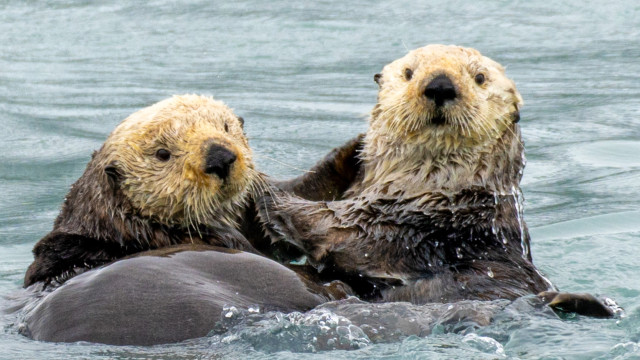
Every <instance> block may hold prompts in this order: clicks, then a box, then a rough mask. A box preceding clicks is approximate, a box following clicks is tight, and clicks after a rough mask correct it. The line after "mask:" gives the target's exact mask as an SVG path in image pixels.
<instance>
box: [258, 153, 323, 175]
mask: <svg viewBox="0 0 640 360" xmlns="http://www.w3.org/2000/svg"><path fill="white" fill-rule="evenodd" d="M256 156H257V157H262V158H265V159H268V160H271V161H274V162H277V163H278V164H280V165H284V166H286V167H288V168H291V169H294V170H298V171H302V172H306V173H315V171H313V170H305V169H300V168H297V167H295V166H293V165H289V164H287V163H284V162H282V161H279V160H276V159H274V158H272V157H269V156H267V155H264V154H256Z"/></svg>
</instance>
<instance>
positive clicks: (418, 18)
mask: <svg viewBox="0 0 640 360" xmlns="http://www.w3.org/2000/svg"><path fill="white" fill-rule="evenodd" d="M430 43H444V44H457V45H464V46H470V47H474V48H477V49H478V50H480V51H481V52H482V53H483V54H485V55H487V56H489V57H491V58H493V59H495V60H496V61H498V62H500V63H502V64H503V65H505V66H506V68H507V74H508V75H509V76H510V77H511V78H513V79H514V80H515V82H516V84H517V86H518V89H519V90H520V92H521V94H522V96H523V98H524V100H525V106H524V108H523V110H522V113H521V117H522V120H521V126H522V131H523V136H524V140H525V143H526V149H527V151H526V154H527V158H528V163H527V167H526V169H525V175H524V179H523V183H522V188H523V191H524V195H525V198H526V202H525V220H526V221H527V223H528V225H529V227H530V229H531V235H532V254H533V259H534V262H535V263H536V265H537V266H538V268H539V269H540V270H541V271H542V272H544V274H545V275H546V276H547V277H548V278H549V279H550V280H551V281H552V282H553V283H554V284H556V285H557V286H558V287H559V288H561V289H562V290H566V291H573V292H590V293H595V294H600V295H604V296H608V297H611V298H614V299H616V300H617V302H618V303H619V304H620V305H621V306H623V307H624V308H625V310H626V315H625V317H623V318H621V319H612V320H595V319H585V318H573V319H559V318H556V317H553V316H548V314H546V315H545V314H535V313H524V314H518V313H508V314H506V315H504V316H503V317H502V318H499V319H498V320H497V321H496V322H495V323H493V324H492V325H490V326H488V327H486V328H480V329H477V330H474V331H470V332H469V331H467V332H465V333H457V332H455V331H454V332H450V331H443V332H440V333H438V332H436V333H434V334H433V335H430V336H425V337H415V336H412V337H407V338H400V339H396V340H394V341H390V342H384V343H375V342H373V341H371V342H363V343H360V344H358V346H355V347H356V348H357V349H352V350H332V351H319V352H317V353H312V352H308V351H311V350H310V348H305V347H304V344H302V345H301V344H299V342H301V341H302V342H303V341H304V339H305V338H306V337H305V336H303V335H304V332H305V331H313V330H314V329H313V326H314V325H313V324H312V325H309V326H308V327H307V328H304V327H302V328H295V329H293V330H292V329H290V328H287V329H288V330H286V331H285V330H283V329H282V328H281V327H279V326H280V325H279V324H281V323H282V321H285V322H286V319H287V318H286V314H284V316H285V318H284V320H283V319H282V316H281V318H280V319H275V320H265V321H266V325H265V327H264V328H262V329H257V328H242V329H235V330H233V331H232V332H230V333H229V334H227V335H228V336H218V335H216V336H211V337H208V338H204V339H198V340H194V341H189V342H186V343H182V344H177V345H167V346H156V347H151V348H142V347H120V348H119V347H109V346H102V345H95V344H86V343H81V344H48V343H40V342H35V341H32V340H29V339H27V338H25V337H23V336H21V335H19V334H18V326H19V325H18V323H19V321H18V319H17V318H16V317H15V316H14V315H12V314H4V315H2V314H0V327H1V330H0V358H2V359H4V358H6V359H24V358H27V359H29V358H33V359H41V358H51V359H57V358H69V359H75V358H82V359H85V358H91V359H93V358H96V359H111V358H123V359H124V358H140V359H142V358H145V359H146V358H157V359H161V358H162V359H164V358H174V359H192V358H198V359H199V358H218V357H222V358H269V359H275V358H289V359H300V358H310V359H311V358H312V359H316V358H331V359H343V358H344V359H350V358H362V359H368V358H383V359H401V358H425V359H452V358H455V359H476V358H477V359H494V358H521V359H538V358H544V359H592V358H599V359H614V358H615V359H640V259H639V257H638V255H639V254H640V206H639V204H640V60H639V59H640V3H638V2H633V1H617V2H615V1H591V2H584V1H575V0H573V1H562V2H559V3H553V4H552V3H550V2H542V1H455V0H454V1H448V2H436V1H423V2H420V1H402V0H392V1H384V2H371V1H350V2H347V1H314V2H300V1H298V2H293V1H291V2H287V1H269V2H259V1H236V2H226V3H223V2H209V1H184V2H171V1H166V0H157V1H149V2H146V3H144V4H143V3H142V2H130V3H129V4H126V3H125V2H121V3H120V4H115V5H114V4H107V3H105V2H89V1H37V2H36V1H0V308H4V307H7V306H10V305H11V304H12V298H13V297H14V296H15V294H16V293H17V292H19V289H20V287H21V283H22V278H23V275H24V271H25V270H26V267H27V266H28V264H29V263H30V262H31V260H32V255H31V253H30V251H31V248H32V247H33V244H34V243H35V242H36V241H37V240H39V239H40V238H41V237H42V236H43V235H44V234H46V233H47V232H48V231H49V230H50V229H51V227H52V223H53V219H54V218H55V216H56V214H57V212H58V211H59V208H60V204H61V203H62V201H63V199H64V196H65V194H66V192H67V191H68V189H69V186H70V185H71V184H72V183H73V182H74V181H75V180H76V179H77V178H78V177H79V176H80V174H81V173H82V171H83V170H84V166H85V165H86V163H87V161H88V160H89V158H90V155H91V152H92V151H93V150H95V149H97V148H98V147H99V146H100V144H101V143H102V142H103V141H104V139H105V138H106V136H107V134H108V133H109V132H110V131H111V130H112V129H113V128H114V127H115V125H116V124H118V123H119V122H120V121H121V120H122V119H124V118H125V117H126V116H127V115H128V114H130V113H132V112H133V111H135V110H137V109H140V108H142V107H144V106H147V105H150V104H152V103H154V102H156V101H159V100H161V99H163V98H166V97H168V96H170V95H172V94H180V93H202V94H208V95H213V96H214V97H215V98H217V99H219V100H222V101H224V102H225V103H227V104H228V105H230V106H231V107H232V108H234V109H235V112H236V113H237V114H239V115H241V116H242V117H244V119H245V120H246V125H245V126H246V130H247V134H248V136H249V138H250V144H251V146H252V147H253V149H254V152H255V154H256V155H255V157H256V162H257V163H258V167H259V168H260V170H262V171H263V172H266V173H268V174H270V175H272V176H274V177H278V178H287V177H290V176H295V175H298V174H300V170H299V169H304V168H308V167H309V166H311V165H312V164H313V163H315V162H316V161H317V160H318V159H320V158H321V157H322V156H323V155H324V154H326V153H327V152H328V151H329V150H330V149H331V148H332V147H334V146H337V145H340V144H341V143H343V142H344V141H346V140H347V139H349V138H351V137H353V136H355V135H356V134H358V133H360V132H363V131H364V130H365V129H366V126H367V124H366V118H367V114H368V112H369V111H370V109H371V108H372V107H373V105H374V103H375V98H376V90H377V86H376V84H375V83H374V82H373V74H375V73H376V72H379V71H380V70H381V69H382V67H383V66H384V65H385V64H387V63H389V62H390V61H392V60H394V59H396V58H399V57H401V56H403V55H404V54H405V53H406V52H407V51H408V50H410V49H413V48H416V47H420V46H423V45H426V44H430ZM274 159H275V160H274ZM276 160H277V161H276ZM279 315H283V314H279ZM269 321H271V322H269ZM311 323H313V322H311ZM265 329H266V330H265ZM265 331H266V333H265ZM287 331H288V332H287ZM281 333H286V334H288V337H287V339H289V342H288V343H287V342H282V343H278V341H280V340H281V338H279V337H277V336H275V335H274V334H281ZM296 341H297V342H298V343H296Z"/></svg>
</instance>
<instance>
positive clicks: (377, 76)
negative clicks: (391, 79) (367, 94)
mask: <svg viewBox="0 0 640 360" xmlns="http://www.w3.org/2000/svg"><path fill="white" fill-rule="evenodd" d="M373 81H375V82H376V84H378V86H382V74H375V75H373Z"/></svg>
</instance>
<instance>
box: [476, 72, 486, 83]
mask: <svg viewBox="0 0 640 360" xmlns="http://www.w3.org/2000/svg"><path fill="white" fill-rule="evenodd" d="M474 80H475V81H476V84H478V85H482V84H484V74H483V73H480V74H478V75H476V77H475V78H474Z"/></svg>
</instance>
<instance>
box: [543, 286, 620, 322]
mask: <svg viewBox="0 0 640 360" xmlns="http://www.w3.org/2000/svg"><path fill="white" fill-rule="evenodd" d="M538 297H539V298H540V299H541V300H542V301H543V302H544V303H545V304H547V305H548V306H549V307H550V308H551V309H553V311H555V312H556V313H558V312H559V313H576V314H579V315H584V316H590V317H595V318H611V317H613V316H614V315H616V314H618V313H621V312H622V308H621V307H620V306H618V304H616V302H615V301H613V300H612V299H608V298H606V299H604V300H603V301H602V300H599V299H598V298H596V297H595V296H593V295H591V294H574V293H564V292H554V291H545V292H541V293H539V294H538Z"/></svg>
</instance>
